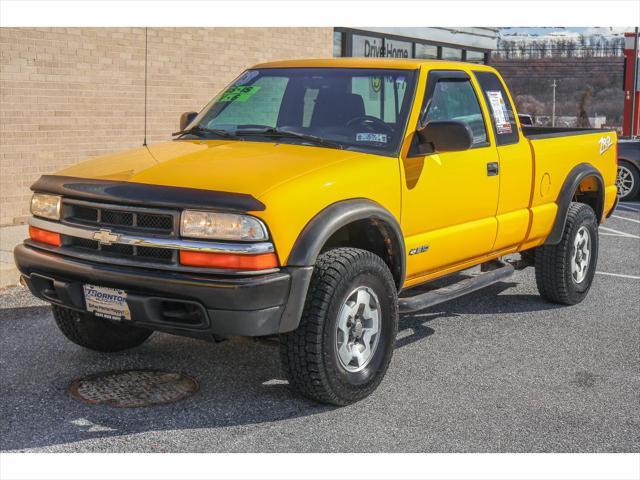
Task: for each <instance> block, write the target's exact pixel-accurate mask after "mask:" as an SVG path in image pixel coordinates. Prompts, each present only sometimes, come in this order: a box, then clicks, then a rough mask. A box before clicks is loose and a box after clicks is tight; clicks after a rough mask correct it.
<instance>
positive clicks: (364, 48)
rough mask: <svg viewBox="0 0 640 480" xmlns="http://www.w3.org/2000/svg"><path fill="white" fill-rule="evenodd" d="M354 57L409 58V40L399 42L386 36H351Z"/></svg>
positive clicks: (410, 55) (410, 53)
mask: <svg viewBox="0 0 640 480" xmlns="http://www.w3.org/2000/svg"><path fill="white" fill-rule="evenodd" d="M352 55H353V56H354V57H367V58H371V57H389V58H410V57H412V51H411V42H401V41H398V40H390V39H388V38H378V37H365V36H364V35H354V36H353V54H352Z"/></svg>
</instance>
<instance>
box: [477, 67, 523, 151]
mask: <svg viewBox="0 0 640 480" xmlns="http://www.w3.org/2000/svg"><path fill="white" fill-rule="evenodd" d="M473 73H474V75H475V76H476V78H477V79H478V83H479V84H480V88H481V89H482V93H483V94H484V99H485V101H486V102H487V106H488V108H489V112H490V113H491V123H492V124H493V131H494V133H495V135H496V144H497V145H509V144H512V143H517V142H518V139H519V135H518V126H517V125H516V119H515V115H514V109H513V105H511V102H510V101H509V96H508V95H507V91H506V90H505V88H504V86H503V85H502V82H501V81H500V79H499V78H498V76H497V75H496V74H495V73H492V72H473Z"/></svg>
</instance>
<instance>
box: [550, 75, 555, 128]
mask: <svg viewBox="0 0 640 480" xmlns="http://www.w3.org/2000/svg"><path fill="white" fill-rule="evenodd" d="M551 86H552V87H553V107H552V110H551V126H552V127H555V126H556V79H555V78H554V79H553V84H552V85H551Z"/></svg>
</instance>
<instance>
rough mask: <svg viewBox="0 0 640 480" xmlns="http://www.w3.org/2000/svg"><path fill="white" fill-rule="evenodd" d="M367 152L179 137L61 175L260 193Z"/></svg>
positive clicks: (93, 162) (99, 160)
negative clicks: (181, 138) (177, 139)
mask: <svg viewBox="0 0 640 480" xmlns="http://www.w3.org/2000/svg"><path fill="white" fill-rule="evenodd" d="M363 155H367V154H364V153H358V152H350V151H345V150H335V149H331V148H322V147H314V146H308V145H291V144H284V143H268V142H251V141H236V140H234V141H224V140H220V141H217V140H213V141H212V140H207V141H200V140H193V141H192V140H180V141H173V142H166V143H161V144H156V145H151V146H149V147H148V149H147V148H145V147H142V148H136V149H133V150H128V151H126V152H122V153H118V154H115V155H105V156H101V157H98V158H94V159H92V160H88V161H86V162H82V163H80V164H78V165H74V166H72V167H69V168H66V169H64V170H61V171H59V172H57V175H64V176H69V177H80V178H88V179H99V180H116V181H126V182H136V183H145V184H151V185H165V186H173V187H186V188H198V189H204V190H217V191H223V192H234V193H244V194H248V195H251V196H253V197H255V198H259V197H260V196H262V195H264V194H265V193H266V192H267V191H268V190H271V189H272V188H274V187H276V186H277V185H280V184H283V183H286V182H288V181H290V180H292V179H294V178H296V177H299V176H301V175H305V174H307V173H309V172H312V171H314V170H317V169H320V168H324V167H326V166H328V165H330V164H333V163H336V162H341V161H344V160H347V159H351V158H355V157H359V156H363Z"/></svg>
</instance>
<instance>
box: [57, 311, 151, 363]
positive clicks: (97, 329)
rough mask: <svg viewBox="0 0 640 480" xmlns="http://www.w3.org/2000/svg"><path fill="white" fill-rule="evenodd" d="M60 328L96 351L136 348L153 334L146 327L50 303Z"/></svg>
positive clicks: (72, 339)
mask: <svg viewBox="0 0 640 480" xmlns="http://www.w3.org/2000/svg"><path fill="white" fill-rule="evenodd" d="M52 308H53V318H54V319H55V321H56V324H57V325H58V328H59V329H60V331H61V332H62V333H63V334H64V336H65V337H67V338H68V339H69V340H71V341H72V342H73V343H75V344H76V345H80V346H81V347H84V348H88V349H89V350H95V351H97V352H118V351H120V350H126V349H128V348H133V347H137V346H138V345H141V344H142V343H144V341H145V340H146V339H147V338H149V336H150V335H151V334H152V333H153V331H152V330H148V329H146V328H140V327H134V326H133V325H121V324H116V323H113V322H110V321H109V320H106V319H101V318H96V316H95V315H92V314H90V313H85V312H77V311H75V310H71V309H69V308H64V307H60V306H58V305H52Z"/></svg>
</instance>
